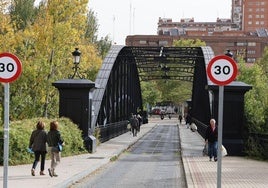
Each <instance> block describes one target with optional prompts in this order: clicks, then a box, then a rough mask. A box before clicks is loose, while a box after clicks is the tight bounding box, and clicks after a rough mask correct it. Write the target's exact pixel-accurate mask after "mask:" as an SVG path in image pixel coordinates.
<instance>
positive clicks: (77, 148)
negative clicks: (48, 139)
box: [0, 118, 87, 165]
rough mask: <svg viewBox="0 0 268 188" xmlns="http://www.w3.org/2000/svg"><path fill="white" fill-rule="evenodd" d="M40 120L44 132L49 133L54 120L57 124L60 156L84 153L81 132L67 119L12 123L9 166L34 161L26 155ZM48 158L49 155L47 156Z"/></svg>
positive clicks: (29, 155)
mask: <svg viewBox="0 0 268 188" xmlns="http://www.w3.org/2000/svg"><path fill="white" fill-rule="evenodd" d="M39 120H41V121H43V122H45V130H46V131H47V132H48V131H49V124H50V122H51V121H53V120H56V121H58V122H59V131H60V132H61V135H62V138H63V140H64V143H65V145H64V147H63V151H62V156H63V157H64V156H71V155H77V154H82V153H86V152H87V151H86V150H85V148H84V142H83V139H82V131H81V130H80V129H79V128H78V126H77V125H76V124H74V123H73V122H72V121H71V120H69V119H68V118H56V119H46V118H34V119H26V120H21V121H14V122H11V123H10V126H9V130H10V131H9V164H10V165H19V164H29V163H32V162H33V160H34V156H33V155H32V154H30V153H28V151H27V148H28V145H29V139H30V135H31V133H32V131H33V130H34V129H35V126H36V123H37V122H38V121H39ZM3 134H4V133H3V130H0V136H1V138H3ZM0 147H1V150H0V164H1V165H3V151H4V142H0ZM47 158H49V155H47Z"/></svg>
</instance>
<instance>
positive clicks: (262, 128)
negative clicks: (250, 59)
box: [238, 57, 268, 133]
mask: <svg viewBox="0 0 268 188" xmlns="http://www.w3.org/2000/svg"><path fill="white" fill-rule="evenodd" d="M263 59H266V57H264V58H263ZM263 59H262V60H263ZM262 60H260V61H258V63H256V64H254V65H252V66H246V65H245V62H243V61H241V60H240V61H239V74H238V80H240V81H243V82H245V83H247V84H250V85H252V87H253V88H252V90H250V91H248V92H247V93H246V94H245V115H246V118H247V121H248V124H249V125H248V129H249V131H250V132H257V133H268V118H267V117H268V95H267V93H268V85H267V83H268V78H267V74H266V73H265V70H264V69H263V68H262V67H261V66H260V65H259V64H261V62H262Z"/></svg>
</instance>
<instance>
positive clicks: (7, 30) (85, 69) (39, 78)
mask: <svg viewBox="0 0 268 188" xmlns="http://www.w3.org/2000/svg"><path fill="white" fill-rule="evenodd" d="M87 4H88V1H87V0H73V1H72V3H70V1H69V0H62V1H60V2H59V0H50V1H44V2H43V3H41V4H40V6H39V7H37V10H38V14H37V16H36V17H35V19H34V22H33V23H32V24H27V25H26V27H25V28H24V29H23V30H19V31H17V32H16V33H15V32H14V31H13V29H12V27H10V26H12V25H14V24H15V22H16V20H13V21H11V22H10V21H9V20H11V18H10V16H9V14H4V15H3V14H1V15H0V16H1V18H3V19H7V22H6V23H7V24H6V23H5V24H6V25H5V24H2V25H1V26H0V31H2V32H0V39H3V40H1V41H3V42H4V41H6V43H4V44H3V43H1V44H0V45H1V47H2V49H4V50H5V49H6V50H7V51H9V52H11V53H14V54H16V55H17V56H18V57H19V58H20V59H21V61H22V64H23V72H22V75H21V76H20V78H19V79H18V80H17V81H16V82H14V83H12V87H11V92H10V93H11V95H10V100H11V101H10V104H11V107H10V116H11V117H10V118H11V120H14V119H25V118H32V117H40V116H45V117H55V116H57V114H58V112H57V110H58V91H57V89H56V88H54V87H53V86H52V83H53V82H54V81H56V80H60V79H64V78H68V76H69V74H72V67H73V61H72V54H71V52H72V51H73V50H74V48H75V47H78V48H79V49H80V51H81V52H82V58H81V59H82V60H81V63H80V70H81V72H82V73H84V75H85V76H86V78H87V79H90V80H93V79H94V77H95V75H96V73H97V71H98V69H99V67H100V64H101V59H100V58H99V57H98V51H97V49H96V46H95V45H94V44H92V43H91V42H89V41H87V40H86V38H85V32H86V12H87ZM1 8H3V7H1ZM3 9H4V8H3ZM1 20H2V19H1ZM7 39H8V40H7Z"/></svg>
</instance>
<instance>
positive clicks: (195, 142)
mask: <svg viewBox="0 0 268 188" xmlns="http://www.w3.org/2000/svg"><path fill="white" fill-rule="evenodd" d="M157 121H159V119H158V118H157V119H151V120H150V122H149V123H148V124H146V125H143V126H142V127H141V131H140V133H139V135H138V136H137V137H132V136H131V134H130V132H129V133H125V134H123V135H121V136H118V137H116V138H114V139H111V140H109V141H107V142H105V143H102V144H100V145H99V146H98V147H97V151H96V152H95V153H93V154H84V155H78V156H73V157H64V158H62V160H61V164H60V165H59V167H58V169H57V173H58V174H59V176H58V177H55V178H54V177H53V178H51V177H50V176H49V175H48V173H47V175H46V176H39V175H36V176H35V177H33V176H31V174H30V169H31V164H28V165H19V166H9V168H8V187H9V188H17V187H19V188H31V187H38V188H67V187H69V186H70V185H72V183H74V182H76V181H77V180H79V179H82V178H83V177H85V176H86V175H88V174H90V173H92V172H94V171H95V170H97V169H99V168H100V167H102V166H103V165H105V164H107V163H109V162H110V159H111V158H113V157H114V156H118V155H119V154H120V153H122V152H123V151H124V150H126V149H127V148H128V147H130V146H131V145H133V144H134V143H135V142H136V141H137V140H138V139H139V138H141V137H142V136H143V135H145V134H146V133H147V132H148V131H150V130H151V129H153V128H154V126H155V125H156V122H157ZM171 121H173V123H174V120H171ZM179 128H180V138H181V147H182V159H183V165H184V169H185V175H186V180H187V185H188V187H189V188H199V187H200V188H209V187H211V188H215V187H217V186H216V185H217V163H216V162H209V160H208V157H203V156H202V149H203V144H204V141H203V139H202V137H201V136H200V135H199V134H198V133H197V132H192V131H190V130H189V129H187V128H186V127H185V125H180V126H179ZM49 164H50V161H46V167H48V166H49ZM39 165H40V164H38V166H37V172H38V170H39V167H40V166H39ZM267 177H268V163H267V162H259V161H255V160H249V159H246V158H242V157H228V156H227V157H224V158H223V160H222V188H232V187H234V188H238V187H243V188H255V187H256V188H262V187H267V184H268V178H267ZM2 186H3V167H2V166H1V167H0V187H2Z"/></svg>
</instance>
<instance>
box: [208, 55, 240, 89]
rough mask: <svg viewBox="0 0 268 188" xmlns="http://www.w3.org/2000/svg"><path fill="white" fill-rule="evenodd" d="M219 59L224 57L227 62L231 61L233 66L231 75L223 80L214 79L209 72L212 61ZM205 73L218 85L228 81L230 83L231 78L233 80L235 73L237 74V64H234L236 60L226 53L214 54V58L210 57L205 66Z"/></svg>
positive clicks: (226, 83) (225, 83)
mask: <svg viewBox="0 0 268 188" xmlns="http://www.w3.org/2000/svg"><path fill="white" fill-rule="evenodd" d="M220 59H225V60H227V61H228V62H230V63H231V65H232V67H233V74H232V76H231V77H230V78H229V79H228V80H225V81H219V80H217V79H215V78H214V77H213V76H212V74H211V67H212V65H213V63H215V62H216V61H218V60H220ZM207 75H208V77H209V79H210V80H211V81H212V82H213V83H215V84H217V85H219V86H224V85H228V84H229V83H231V82H232V81H233V80H235V78H236V75H237V65H236V62H235V61H234V60H233V59H232V58H231V57H229V56H227V55H219V56H215V57H214V58H212V59H211V60H210V62H209V64H208V66H207Z"/></svg>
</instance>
